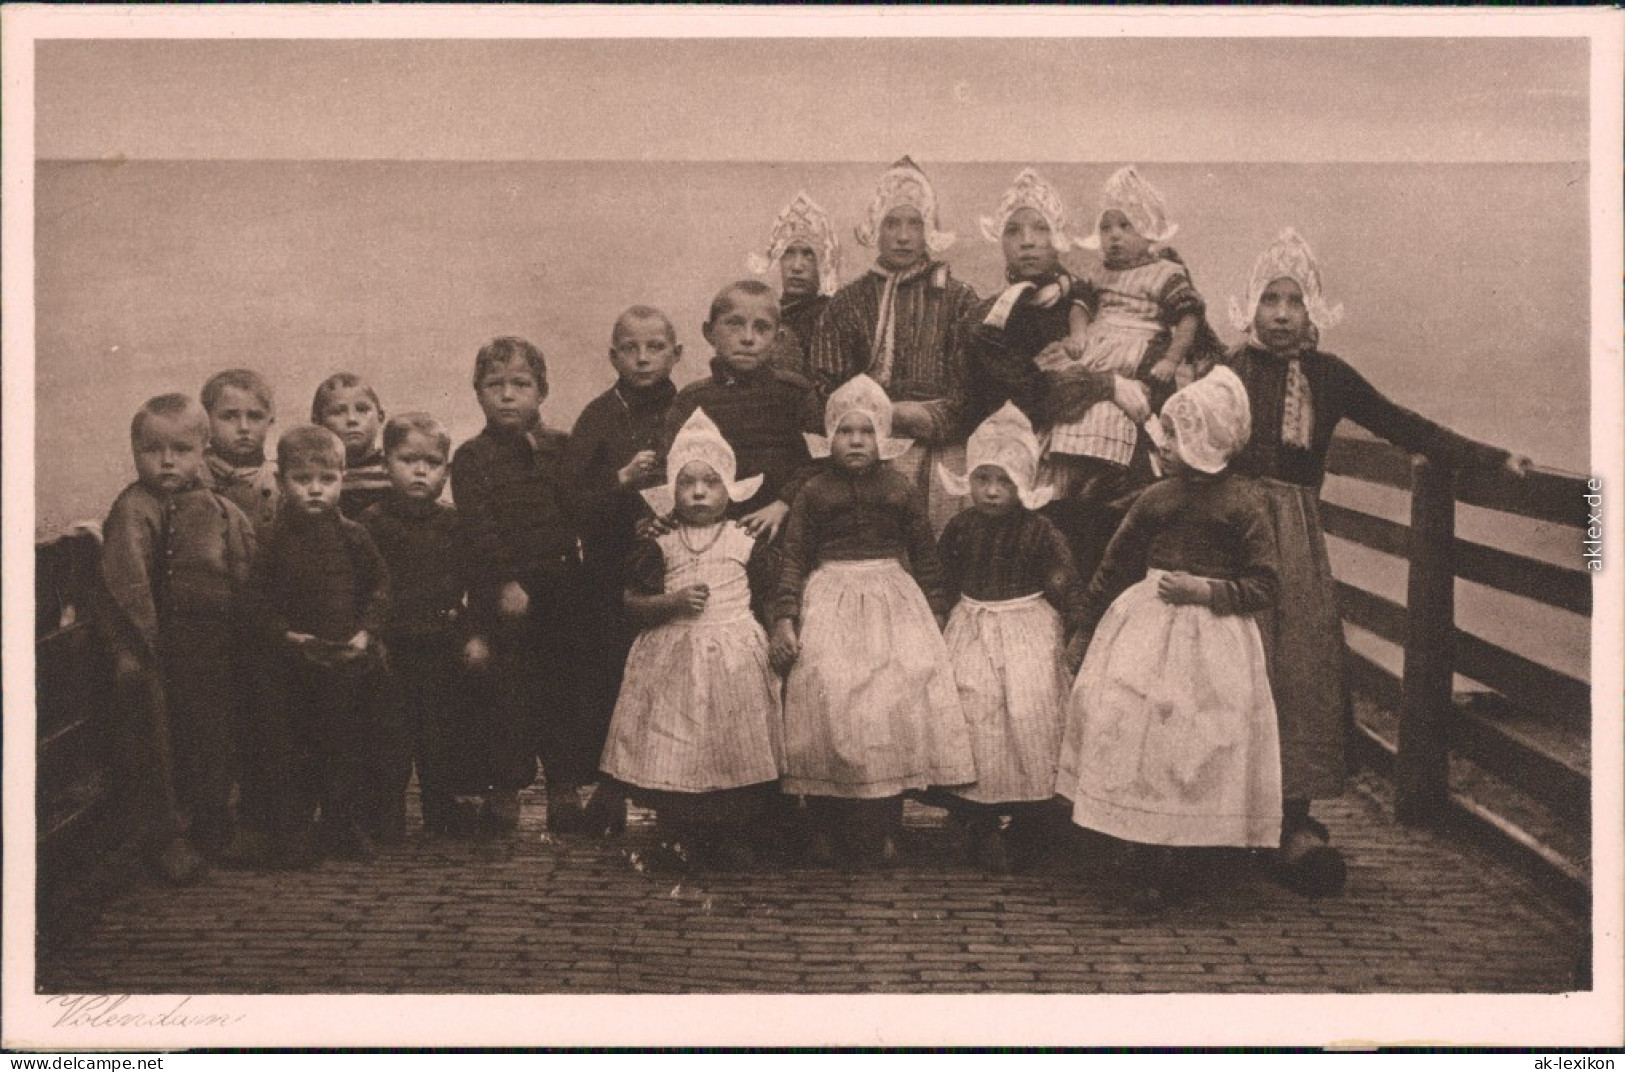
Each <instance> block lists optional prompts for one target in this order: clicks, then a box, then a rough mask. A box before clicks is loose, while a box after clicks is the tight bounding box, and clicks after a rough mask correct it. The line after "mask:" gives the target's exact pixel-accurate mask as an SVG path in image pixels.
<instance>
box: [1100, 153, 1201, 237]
mask: <svg viewBox="0 0 1625 1072" xmlns="http://www.w3.org/2000/svg"><path fill="white" fill-rule="evenodd" d="M1114 209H1115V210H1116V211H1118V212H1121V213H1122V214H1123V215H1124V216H1127V217H1128V222H1130V223H1132V224H1133V225H1134V229H1135V230H1136V231H1139V232H1140V235H1141V237H1143V238H1145V239H1146V240H1147V241H1150V242H1166V241H1168V240H1169V239H1170V238H1172V237H1174V235H1175V234H1177V233H1178V232H1179V224H1177V223H1174V222H1173V221H1171V220H1170V219H1168V207H1167V205H1165V204H1164V203H1163V200H1162V194H1161V193H1159V192H1158V191H1157V188H1156V187H1155V186H1152V185H1151V184H1150V183H1149V182H1146V181H1145V179H1143V178H1141V177H1140V173H1139V172H1138V171H1136V170H1135V169H1134V165H1133V164H1130V165H1129V166H1128V167H1126V168H1118V169H1117V170H1116V171H1115V172H1113V173H1112V177H1111V178H1109V179H1107V180H1106V185H1105V186H1103V187H1102V188H1101V191H1100V211H1098V212H1096V213H1095V229H1094V232H1093V233H1092V234H1090V235H1089V237H1088V238H1085V239H1084V240H1083V243H1082V245H1083V248H1084V249H1099V248H1100V218H1101V217H1102V216H1104V215H1106V213H1108V212H1111V211H1112V210H1114Z"/></svg>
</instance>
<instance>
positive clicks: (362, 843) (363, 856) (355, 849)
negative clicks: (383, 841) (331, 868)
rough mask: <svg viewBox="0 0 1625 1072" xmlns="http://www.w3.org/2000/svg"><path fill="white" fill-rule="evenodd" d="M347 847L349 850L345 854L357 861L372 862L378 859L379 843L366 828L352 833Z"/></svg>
mask: <svg viewBox="0 0 1625 1072" xmlns="http://www.w3.org/2000/svg"><path fill="white" fill-rule="evenodd" d="M345 848H346V850H347V851H346V853H345V855H346V856H347V857H348V858H349V859H351V860H354V861H356V862H357V863H363V864H370V863H372V862H373V861H374V860H376V859H378V843H377V842H376V841H374V840H373V839H372V835H371V834H368V833H367V832H366V831H365V830H357V831H355V832H354V833H353V834H351V835H350V838H349V842H348V844H347V845H346V846H345Z"/></svg>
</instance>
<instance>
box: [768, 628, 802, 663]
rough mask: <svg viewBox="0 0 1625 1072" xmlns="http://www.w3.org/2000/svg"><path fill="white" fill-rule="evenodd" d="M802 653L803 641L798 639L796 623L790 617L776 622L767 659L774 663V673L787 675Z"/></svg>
mask: <svg viewBox="0 0 1625 1072" xmlns="http://www.w3.org/2000/svg"><path fill="white" fill-rule="evenodd" d="M800 654H801V642H800V641H799V640H797V639H796V623H795V622H793V621H791V620H790V619H789V618H780V619H779V620H778V621H776V622H774V623H773V641H772V643H770V644H769V645H768V648H767V661H768V662H769V663H771V664H772V666H773V671H774V673H776V674H778V675H779V676H780V677H784V676H785V675H787V674H788V673H789V672H790V668H791V667H792V666H794V665H795V664H796V657H797V656H799V655H800Z"/></svg>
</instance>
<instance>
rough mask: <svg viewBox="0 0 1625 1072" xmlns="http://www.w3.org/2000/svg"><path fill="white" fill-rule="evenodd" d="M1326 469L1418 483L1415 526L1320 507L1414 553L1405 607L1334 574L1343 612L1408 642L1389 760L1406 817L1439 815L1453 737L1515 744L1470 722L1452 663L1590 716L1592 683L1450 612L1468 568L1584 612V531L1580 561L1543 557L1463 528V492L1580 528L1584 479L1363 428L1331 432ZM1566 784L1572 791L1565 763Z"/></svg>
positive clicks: (1474, 499) (1362, 674)
mask: <svg viewBox="0 0 1625 1072" xmlns="http://www.w3.org/2000/svg"><path fill="white" fill-rule="evenodd" d="M1327 468H1328V472H1330V473H1333V474H1335V475H1339V476H1345V477H1350V478H1353V479H1356V480H1361V481H1365V482H1367V483H1373V484H1377V485H1380V486H1384V487H1392V488H1399V489H1403V490H1408V491H1410V492H1411V517H1410V524H1409V525H1408V526H1407V525H1402V524H1399V523H1397V522H1393V521H1390V520H1387V519H1386V518H1381V517H1376V516H1373V515H1370V514H1366V513H1363V512H1361V511H1358V510H1353V509H1350V508H1348V507H1345V506H1341V505H1338V504H1336V503H1332V502H1323V503H1322V504H1321V510H1322V519H1323V523H1324V525H1325V527H1326V531H1327V533H1328V534H1330V535H1334V536H1338V537H1341V538H1343V539H1347V540H1351V541H1352V542H1354V543H1357V544H1359V545H1361V546H1363V547H1368V548H1371V549H1373V550H1376V551H1379V552H1382V553H1384V554H1389V555H1394V556H1396V557H1400V558H1404V559H1406V560H1407V561H1408V563H1409V570H1408V579H1407V592H1406V605H1405V606H1403V607H1402V606H1399V605H1398V604H1396V603H1393V602H1391V601H1389V600H1387V599H1384V598H1382V597H1381V596H1378V595H1375V594H1373V593H1371V592H1367V591H1364V590H1362V589H1360V588H1357V587H1354V586H1353V585H1350V584H1348V583H1346V582H1343V581H1340V582H1339V583H1338V595H1339V604H1340V607H1341V609H1342V613H1343V616H1344V618H1345V620H1347V621H1349V622H1350V623H1352V624H1354V625H1357V626H1359V627H1361V628H1364V629H1366V630H1369V631H1370V632H1372V633H1375V634H1376V635H1378V636H1380V637H1382V638H1383V639H1385V640H1388V641H1390V642H1392V643H1396V644H1401V645H1402V646H1403V648H1404V669H1403V673H1402V675H1401V680H1400V683H1399V685H1398V688H1397V690H1395V689H1394V688H1393V687H1392V686H1385V687H1383V688H1382V690H1381V691H1382V692H1383V693H1384V695H1386V696H1387V697H1388V698H1389V699H1390V700H1395V701H1397V707H1398V709H1399V715H1400V719H1399V732H1398V742H1397V748H1396V750H1395V756H1394V763H1393V768H1392V769H1393V776H1394V781H1395V789H1396V805H1395V811H1396V814H1397V816H1398V817H1399V818H1400V819H1401V820H1402V821H1404V822H1407V823H1427V824H1431V823H1434V822H1437V821H1440V820H1441V819H1442V818H1443V817H1444V812H1445V809H1446V807H1447V805H1448V803H1449V801H1450V800H1451V794H1450V788H1449V754H1450V753H1449V749H1450V745H1451V742H1452V741H1453V740H1454V741H1456V742H1458V744H1459V745H1460V746H1464V747H1467V748H1468V749H1469V750H1471V751H1472V752H1473V753H1474V754H1475V755H1484V756H1485V758H1487V759H1489V760H1490V761H1491V762H1492V763H1493V764H1495V765H1497V766H1499V767H1500V768H1502V769H1505V768H1506V767H1507V766H1508V763H1507V761H1506V750H1507V748H1509V747H1512V745H1511V743H1510V742H1509V741H1507V740H1504V739H1503V738H1502V737H1500V736H1497V735H1495V734H1494V733H1492V732H1490V731H1488V730H1487V729H1486V728H1485V727H1484V726H1480V725H1478V724H1477V723H1474V724H1471V725H1467V724H1466V723H1467V722H1469V721H1471V720H1470V719H1467V718H1465V717H1464V716H1462V715H1460V714H1459V713H1458V712H1457V711H1456V710H1455V708H1454V706H1453V702H1452V693H1451V685H1452V681H1453V679H1454V675H1455V674H1456V673H1458V672H1459V673H1462V674H1464V675H1466V676H1468V677H1470V678H1472V679H1473V680H1475V681H1480V682H1482V683H1483V684H1485V685H1487V686H1489V687H1490V688H1492V689H1495V690H1497V691H1498V692H1500V693H1501V694H1502V695H1504V696H1506V697H1507V698H1508V699H1509V700H1510V701H1512V702H1513V703H1514V704H1517V705H1518V706H1519V707H1520V708H1525V709H1528V710H1532V711H1538V712H1542V713H1543V714H1545V715H1546V716H1547V717H1556V718H1557V719H1559V720H1573V721H1575V722H1580V720H1583V719H1585V718H1587V717H1589V704H1590V686H1589V685H1588V684H1587V683H1586V682H1584V681H1581V680H1579V679H1577V678H1574V677H1571V676H1569V675H1567V674H1564V673H1562V672H1560V671H1557V670H1553V669H1551V668H1550V667H1547V666H1544V665H1542V664H1540V663H1537V662H1535V661H1533V660H1531V659H1527V658H1525V657H1523V656H1521V655H1518V654H1516V653H1514V652H1511V651H1508V650H1506V649H1505V648H1502V647H1499V646H1498V645H1495V644H1492V643H1490V642H1488V641H1486V640H1484V639H1483V638H1481V637H1478V636H1474V635H1473V634H1471V633H1469V632H1467V631H1464V630H1462V629H1459V628H1457V626H1456V623H1455V613H1454V602H1455V594H1454V593H1455V580H1456V578H1457V577H1461V578H1463V579H1465V580H1470V581H1473V582H1476V583H1478V584H1482V585H1486V586H1488V587H1490V588H1494V589H1497V590H1499V591H1503V592H1508V593H1511V594H1513V595H1516V596H1520V597H1523V598H1526V599H1531V600H1535V601H1537V602H1539V603H1542V604H1545V605H1547V606H1551V607H1556V608H1559V609H1562V610H1566V611H1570V612H1572V613H1575V614H1579V615H1583V616H1589V615H1590V612H1591V608H1592V598H1591V575H1590V574H1589V573H1588V572H1587V571H1586V570H1584V569H1583V568H1580V558H1579V552H1580V548H1581V543H1580V538H1579V535H1578V532H1577V534H1576V537H1575V545H1574V546H1575V555H1576V557H1575V566H1574V567H1567V566H1562V565H1554V564H1552V563H1549V562H1541V561H1538V560H1536V559H1532V558H1528V557H1526V556H1523V555H1519V554H1515V553H1512V552H1509V551H1505V550H1502V549H1500V548H1496V547H1490V546H1486V545H1484V544H1479V543H1475V542H1472V541H1467V540H1461V539H1458V538H1457V537H1456V535H1455V531H1454V527H1455V506H1456V503H1457V502H1465V503H1468V504H1470V505H1473V506H1477V507H1481V508H1484V509H1489V510H1494V511H1497V512H1500V513H1508V514H1514V515H1517V516H1520V517H1526V518H1531V519H1534V520H1537V521H1542V522H1546V523H1555V524H1559V525H1563V526H1565V527H1568V528H1573V529H1576V530H1579V529H1582V528H1583V527H1584V526H1585V524H1586V518H1587V507H1586V502H1585V494H1586V491H1587V488H1586V482H1585V480H1584V478H1582V477H1578V476H1575V475H1573V474H1568V473H1560V472H1557V471H1555V470H1549V469H1537V470H1535V471H1533V472H1531V473H1530V474H1529V475H1528V476H1527V477H1526V478H1524V479H1519V478H1518V477H1515V476H1513V475H1512V474H1509V473H1502V472H1493V473H1490V472H1472V473H1465V472H1463V473H1456V472H1452V471H1451V470H1450V469H1448V468H1445V467H1442V466H1438V465H1435V464H1434V463H1432V462H1430V461H1428V460H1426V459H1423V458H1410V457H1408V456H1407V455H1405V453H1404V452H1403V451H1401V450H1400V449H1399V448H1397V447H1393V446H1391V445H1389V444H1386V443H1383V442H1381V441H1378V440H1374V439H1368V438H1363V437H1339V438H1338V439H1337V440H1334V442H1333V448H1332V451H1331V453H1330V455H1329V457H1328V466H1327ZM1354 662H1355V663H1357V664H1358V665H1357V666H1356V667H1355V668H1356V669H1358V670H1359V674H1357V675H1356V676H1357V677H1359V678H1360V679H1361V680H1367V679H1373V680H1375V679H1377V678H1379V677H1386V671H1383V670H1382V669H1381V668H1380V667H1378V666H1376V665H1375V664H1372V663H1370V662H1369V660H1364V659H1357V660H1354ZM1580 724H1583V722H1581V723H1580ZM1575 776H1581V775H1575ZM1564 788H1565V792H1567V793H1570V794H1572V790H1573V782H1572V777H1570V776H1569V775H1568V774H1567V773H1565V774H1564ZM1571 807H1572V805H1571Z"/></svg>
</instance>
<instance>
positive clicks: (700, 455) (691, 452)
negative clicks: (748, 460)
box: [639, 409, 762, 517]
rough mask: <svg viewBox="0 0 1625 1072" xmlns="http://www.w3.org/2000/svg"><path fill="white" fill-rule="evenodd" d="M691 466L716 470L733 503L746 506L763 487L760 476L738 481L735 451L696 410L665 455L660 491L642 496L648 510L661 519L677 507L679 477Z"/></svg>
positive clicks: (650, 491)
mask: <svg viewBox="0 0 1625 1072" xmlns="http://www.w3.org/2000/svg"><path fill="white" fill-rule="evenodd" d="M689 462H703V463H705V464H706V465H709V466H710V467H711V468H712V469H714V470H716V473H717V475H718V476H720V477H721V478H722V483H723V485H724V486H725V487H726V488H727V489H728V498H729V499H731V500H733V501H734V502H744V501H745V500H746V499H749V498H750V497H751V496H752V495H755V494H756V492H757V490H758V489H759V488H761V486H762V477H761V474H759V473H758V474H757V475H756V476H752V477H747V478H745V479H744V480H735V479H734V476H735V466H736V464H737V463H736V462H735V460H734V452H733V448H732V447H730V446H729V445H728V441H727V440H726V439H724V438H722V432H721V430H719V429H718V428H717V426H716V422H715V421H713V420H711V418H710V417H709V416H707V415H706V412H705V410H703V409H696V410H695V411H694V412H693V413H691V414H690V415H689V418H688V420H686V421H684V422H683V427H682V428H680V429H678V431H677V438H675V439H673V440H672V443H671V450H669V451H667V452H666V482H665V483H664V484H662V485H661V486H660V487H656V488H645V489H644V490H643V491H642V492H640V493H639V494H641V495H642V496H643V501H644V502H646V503H648V504H649V509H651V510H653V511H654V512H655V513H656V514H657V515H658V516H660V517H665V516H667V515H668V514H670V513H671V512H672V509H673V508H674V507H675V506H676V505H677V474H678V473H681V472H682V471H683V467H684V466H685V465H687V464H688V463H689Z"/></svg>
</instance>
